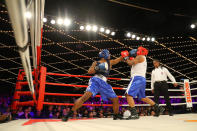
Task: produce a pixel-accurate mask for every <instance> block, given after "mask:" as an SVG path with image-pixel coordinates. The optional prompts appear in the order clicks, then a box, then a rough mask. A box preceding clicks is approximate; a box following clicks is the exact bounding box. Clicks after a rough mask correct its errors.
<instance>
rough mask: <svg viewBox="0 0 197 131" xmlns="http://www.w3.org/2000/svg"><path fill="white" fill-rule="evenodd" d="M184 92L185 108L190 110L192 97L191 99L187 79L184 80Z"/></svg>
mask: <svg viewBox="0 0 197 131" xmlns="http://www.w3.org/2000/svg"><path fill="white" fill-rule="evenodd" d="M184 90H185V100H186V105H187V108H191V107H192V97H191V92H190V85H189V80H188V79H185V80H184Z"/></svg>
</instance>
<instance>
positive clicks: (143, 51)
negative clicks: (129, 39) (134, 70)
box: [137, 46, 148, 55]
mask: <svg viewBox="0 0 197 131" xmlns="http://www.w3.org/2000/svg"><path fill="white" fill-rule="evenodd" d="M137 55H148V50H147V49H146V48H144V47H142V46H140V47H138V49H137Z"/></svg>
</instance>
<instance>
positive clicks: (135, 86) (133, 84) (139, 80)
mask: <svg viewBox="0 0 197 131" xmlns="http://www.w3.org/2000/svg"><path fill="white" fill-rule="evenodd" d="M146 55H148V50H147V49H146V48H144V47H138V49H133V50H131V51H130V52H128V51H122V52H121V56H122V57H123V58H124V60H125V62H126V63H127V64H128V65H129V66H130V67H131V80H130V83H129V85H128V87H127V90H126V93H125V94H126V98H127V102H128V104H129V110H130V112H131V115H130V116H129V117H128V119H138V118H139V115H138V113H137V110H136V108H135V102H134V100H133V97H136V96H137V97H138V99H139V100H141V101H143V102H146V103H148V104H150V105H151V106H153V107H154V110H155V112H156V113H157V114H160V112H163V111H164V108H162V107H159V105H158V104H156V103H155V102H154V101H152V100H151V99H149V98H148V97H146V95H145V88H146V70H147V61H146Z"/></svg>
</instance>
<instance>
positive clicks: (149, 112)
mask: <svg viewBox="0 0 197 131" xmlns="http://www.w3.org/2000/svg"><path fill="white" fill-rule="evenodd" d="M23 99H25V97H24V98H23ZM27 99H28V98H27ZM75 100H76V98H75V97H66V98H65V97H64V98H61V97H50V98H47V97H46V99H45V101H47V102H59V103H73V102H74V101H75ZM125 101H126V100H125V99H120V104H126V103H125ZM137 102H138V101H137ZM86 103H89V104H90V103H91V104H98V103H100V98H92V99H90V100H89V101H87V102H86ZM103 104H111V102H110V101H109V102H103ZM10 105H11V98H10V97H5V96H4V97H0V116H3V117H6V119H11V118H10V117H11V111H10ZM136 108H137V111H138V113H139V115H140V116H153V115H154V114H155V113H154V111H153V108H152V107H150V106H145V107H141V106H139V107H136ZM178 109H180V110H181V112H178V110H176V109H175V112H176V113H184V111H185V107H184V106H182V107H181V106H178ZM70 110H71V106H48V105H44V107H43V110H42V111H41V112H39V111H37V110H36V109H35V107H31V106H27V107H19V108H18V110H17V112H16V114H15V115H14V116H13V115H12V117H14V118H18V119H29V118H54V119H58V118H61V117H62V116H64V115H66V114H67V113H68V112H69V111H70ZM126 111H127V107H120V112H121V114H122V115H123V116H124V113H125V112H126ZM193 112H196V106H195V108H193ZM112 114H113V110H112V107H102V106H101V107H94V106H83V107H82V108H80V109H79V110H78V111H77V112H74V115H73V118H76V119H78V118H110V117H112ZM163 114H164V115H167V114H168V111H167V110H165V111H164V113H163ZM0 121H1V120H0Z"/></svg>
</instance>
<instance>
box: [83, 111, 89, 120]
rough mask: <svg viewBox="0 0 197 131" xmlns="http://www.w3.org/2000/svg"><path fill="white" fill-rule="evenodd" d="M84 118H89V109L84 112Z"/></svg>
mask: <svg viewBox="0 0 197 131" xmlns="http://www.w3.org/2000/svg"><path fill="white" fill-rule="evenodd" d="M83 117H84V118H88V110H87V109H86V110H85V111H84V113H83Z"/></svg>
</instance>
